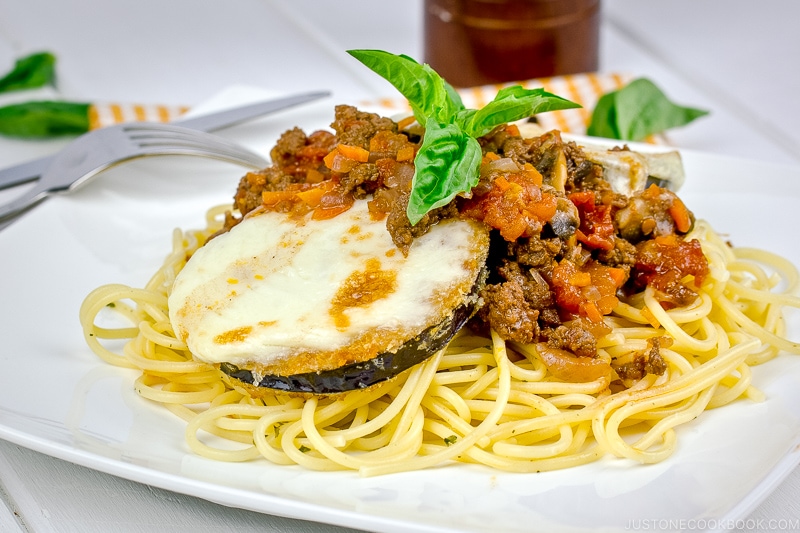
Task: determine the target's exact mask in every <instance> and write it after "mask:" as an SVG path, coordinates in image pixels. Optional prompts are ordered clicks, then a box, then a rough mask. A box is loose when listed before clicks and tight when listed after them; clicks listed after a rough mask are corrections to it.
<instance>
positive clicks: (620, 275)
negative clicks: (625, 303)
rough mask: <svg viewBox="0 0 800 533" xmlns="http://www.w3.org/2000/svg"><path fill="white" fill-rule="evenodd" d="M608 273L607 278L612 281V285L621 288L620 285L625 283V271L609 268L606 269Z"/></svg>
mask: <svg viewBox="0 0 800 533" xmlns="http://www.w3.org/2000/svg"><path fill="white" fill-rule="evenodd" d="M606 272H608V276H609V277H610V278H611V279H612V280H613V281H614V284H615V285H616V286H617V287H622V284H623V283H624V282H625V271H624V270H622V269H621V268H612V267H609V268H607V269H606Z"/></svg>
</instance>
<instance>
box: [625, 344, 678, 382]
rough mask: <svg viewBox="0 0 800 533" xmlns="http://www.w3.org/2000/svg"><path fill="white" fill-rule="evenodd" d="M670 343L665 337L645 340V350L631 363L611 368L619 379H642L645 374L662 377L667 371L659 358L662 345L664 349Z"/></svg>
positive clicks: (664, 363)
mask: <svg viewBox="0 0 800 533" xmlns="http://www.w3.org/2000/svg"><path fill="white" fill-rule="evenodd" d="M671 343H672V341H671V339H668V338H666V337H656V338H653V339H648V340H647V350H645V351H644V352H642V353H639V354H636V356H634V359H633V361H630V362H628V363H624V364H621V365H620V364H615V363H612V364H611V366H612V368H613V369H614V370H615V371H616V372H617V375H618V376H619V377H620V378H621V379H632V380H638V379H642V378H643V377H644V376H646V375H647V374H655V375H657V376H660V375H662V374H663V373H664V372H665V371H666V370H667V363H666V361H664V358H663V357H662V356H661V347H662V345H663V346H664V347H665V348H666V347H667V346H669V345H670V344H671Z"/></svg>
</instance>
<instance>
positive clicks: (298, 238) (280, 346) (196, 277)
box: [169, 200, 489, 395]
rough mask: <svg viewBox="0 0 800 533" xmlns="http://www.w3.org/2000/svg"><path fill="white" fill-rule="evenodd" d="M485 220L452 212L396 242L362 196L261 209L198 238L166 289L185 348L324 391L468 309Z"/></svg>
mask: <svg viewBox="0 0 800 533" xmlns="http://www.w3.org/2000/svg"><path fill="white" fill-rule="evenodd" d="M488 248H489V236H488V230H487V228H486V227H484V225H483V224H481V223H479V222H475V221H468V220H460V219H451V220H446V221H442V222H440V223H438V224H436V225H435V226H433V227H432V228H431V229H430V231H429V232H428V233H426V234H425V235H423V236H422V237H419V238H417V239H415V241H414V243H413V244H412V246H411V248H410V249H409V251H408V254H407V255H403V254H402V253H401V252H400V251H399V250H398V249H397V248H396V246H395V245H394V243H393V242H392V239H391V237H390V235H389V233H388V232H387V231H386V227H385V223H384V222H383V221H378V220H374V219H373V218H372V216H371V215H370V213H369V210H368V208H367V201H366V200H357V201H356V202H355V204H354V205H353V207H352V208H351V209H350V210H348V211H346V212H345V213H342V214H340V215H338V216H336V217H333V218H330V219H326V220H315V219H312V218H311V215H306V216H303V217H298V216H296V215H295V216H292V215H287V214H284V213H278V212H271V211H260V212H253V213H252V214H250V215H248V216H247V217H246V218H245V220H243V221H242V222H241V223H240V224H238V225H237V226H235V227H234V228H233V229H232V230H231V231H230V232H228V233H225V234H223V235H220V236H218V237H216V238H214V239H213V240H211V241H209V242H208V243H207V244H206V245H205V246H204V247H202V248H200V249H199V250H198V251H197V252H196V253H195V254H194V255H193V256H192V258H191V259H190V260H189V261H188V262H187V264H186V266H185V267H184V268H183V270H182V271H181V272H180V273H179V275H178V276H177V278H176V280H175V283H174V285H173V290H172V292H171V294H170V297H169V308H170V320H171V322H172V325H173V328H174V330H175V333H176V334H177V335H178V337H179V338H180V339H182V340H183V341H185V342H186V343H187V345H188V347H189V350H190V351H191V352H192V354H193V355H194V356H195V357H196V358H197V359H198V360H202V361H206V362H208V363H212V364H215V365H218V366H219V368H220V369H221V370H222V371H223V372H225V373H226V374H228V375H229V376H231V377H232V378H233V379H236V380H239V381H240V382H242V383H245V384H248V385H249V387H246V388H248V390H250V392H251V393H252V394H254V395H257V394H258V390H259V389H261V388H269V389H279V390H284V391H288V392H303V393H316V394H331V393H339V392H345V391H347V390H352V389H358V388H364V387H368V386H370V385H373V384H375V383H379V382H381V381H384V380H386V379H390V378H392V377H393V376H396V375H397V374H399V373H400V372H402V371H404V370H406V369H407V368H409V367H411V366H413V365H415V364H417V363H419V362H421V361H423V360H425V359H426V358H428V357H430V356H431V355H433V354H434V353H435V352H436V351H438V350H439V349H441V348H442V347H443V346H444V345H445V344H446V343H447V342H448V341H449V339H450V338H451V337H452V336H453V335H454V334H455V332H456V331H458V329H459V328H460V327H461V326H462V325H463V324H464V322H465V321H466V320H467V319H468V318H469V316H470V315H471V314H472V312H473V311H474V308H475V306H476V305H477V302H478V297H477V291H478V289H479V288H480V286H481V284H482V283H483V280H484V277H485V275H484V269H485V261H486V255H487V253H488Z"/></svg>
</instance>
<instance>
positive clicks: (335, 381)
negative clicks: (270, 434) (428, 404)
mask: <svg viewBox="0 0 800 533" xmlns="http://www.w3.org/2000/svg"><path fill="white" fill-rule="evenodd" d="M481 285H482V283H476V284H475V292H474V294H475V295H477V293H478V290H479V289H478V287H480V286H481ZM476 303H477V298H476V299H472V300H470V301H468V302H466V303H465V304H463V305H461V306H459V307H457V308H456V309H455V310H454V311H453V314H452V315H450V316H449V317H447V318H446V319H445V320H444V321H443V322H442V323H440V324H437V325H435V326H431V327H429V328H428V329H426V330H425V331H423V332H422V333H420V334H419V335H417V336H416V337H414V338H412V339H409V340H408V341H406V342H405V343H404V344H403V345H402V346H400V349H398V350H397V351H396V352H394V353H390V352H387V353H383V354H380V355H378V356H377V357H374V358H372V359H369V360H368V361H364V362H363V363H351V364H349V365H345V366H343V367H340V368H335V369H333V370H325V371H319V372H306V373H304V374H294V375H291V376H276V375H266V376H262V377H261V378H260V379H259V377H258V376H257V375H254V374H253V372H252V371H250V370H247V369H242V368H239V367H238V366H236V365H234V364H231V363H222V364H221V365H220V367H219V368H220V370H222V372H223V373H225V374H226V375H227V376H229V377H231V378H234V379H237V380H239V381H241V382H242V383H246V384H248V385H252V386H253V387H264V388H267V389H275V390H280V391H284V392H295V393H311V394H320V395H327V394H339V393H342V392H347V391H351V390H357V389H366V388H367V387H371V386H372V385H376V384H378V383H381V382H383V381H386V380H389V379H392V378H394V377H396V376H398V375H400V374H401V373H403V372H405V371H406V370H408V369H409V368H411V367H413V366H415V365H417V364H419V363H421V362H423V361H425V360H426V359H428V358H429V357H431V356H432V355H433V354H434V353H436V352H437V351H439V350H441V349H442V348H444V347H445V346H446V345H447V343H448V342H450V339H452V338H453V336H454V335H455V334H456V333H458V330H460V329H461V327H462V326H463V325H464V324H466V322H467V320H469V318H470V317H471V316H472V314H473V313H474V312H475V307H476ZM248 389H249V388H248ZM249 390H251V392H252V389H249Z"/></svg>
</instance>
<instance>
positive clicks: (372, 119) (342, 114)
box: [331, 105, 397, 150]
mask: <svg viewBox="0 0 800 533" xmlns="http://www.w3.org/2000/svg"><path fill="white" fill-rule="evenodd" d="M331 127H332V128H333V129H334V131H335V132H336V138H337V140H338V142H339V143H341V144H349V145H352V146H360V147H361V148H364V149H367V150H368V149H369V141H370V139H372V137H373V136H374V135H375V133H377V132H378V131H381V130H388V131H393V132H396V131H397V124H396V123H395V122H394V121H393V120H392V119H390V118H386V117H382V116H380V115H376V114H375V113H367V112H365V111H359V110H358V109H356V108H355V107H353V106H349V105H337V106H336V110H335V115H334V121H333V123H332V124H331Z"/></svg>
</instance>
